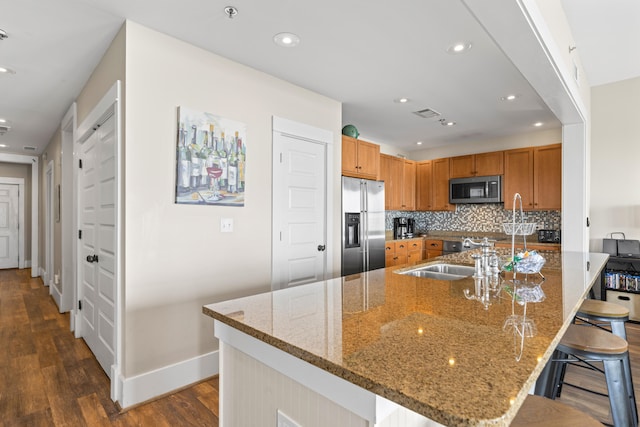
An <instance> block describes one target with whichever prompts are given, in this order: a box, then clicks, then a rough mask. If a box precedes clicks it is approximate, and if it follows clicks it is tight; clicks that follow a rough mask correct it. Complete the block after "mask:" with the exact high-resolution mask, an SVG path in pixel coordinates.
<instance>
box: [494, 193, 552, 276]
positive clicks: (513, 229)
mask: <svg viewBox="0 0 640 427" xmlns="http://www.w3.org/2000/svg"><path fill="white" fill-rule="evenodd" d="M516 204H519V207H520V222H518V221H516V216H517V215H516ZM502 228H503V229H504V232H505V234H507V235H509V236H511V258H510V260H509V263H510V264H511V269H512V270H513V279H514V280H515V278H516V273H517V270H518V266H517V262H516V258H515V246H516V236H522V240H523V242H524V251H525V252H527V236H529V235H530V234H533V232H534V231H535V229H536V223H535V222H525V221H524V213H523V212H522V196H520V193H515V194H514V195H513V207H512V216H511V222H505V223H503V224H502ZM540 258H541V259H542V263H541V264H540V266H539V267H538V268H534V270H533V271H529V272H524V273H523V274H530V273H537V274H539V275H540V276H541V277H542V278H543V279H544V276H543V275H542V274H541V273H540V269H541V268H542V265H543V264H544V258H542V257H540Z"/></svg>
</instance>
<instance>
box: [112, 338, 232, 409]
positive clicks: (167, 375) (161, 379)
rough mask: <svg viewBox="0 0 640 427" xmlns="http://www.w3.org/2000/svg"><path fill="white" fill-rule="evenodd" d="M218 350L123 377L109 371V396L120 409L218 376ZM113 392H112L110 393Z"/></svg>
mask: <svg viewBox="0 0 640 427" xmlns="http://www.w3.org/2000/svg"><path fill="white" fill-rule="evenodd" d="M219 372H220V369H219V354H218V350H216V351H212V352H210V353H207V354H203V355H201V356H197V357H194V358H192V359H188V360H184V361H182V362H178V363H174V364H173V365H169V366H165V367H163V368H159V369H155V370H153V371H149V372H145V373H144V374H140V375H136V376H134V377H131V378H124V377H122V375H120V374H119V373H118V372H114V370H112V375H113V376H112V378H115V379H116V382H115V383H114V384H112V398H115V400H116V401H117V402H118V403H119V405H120V407H121V408H122V409H123V410H127V409H128V408H129V407H131V406H134V405H138V404H140V403H142V402H145V401H148V400H151V399H154V398H156V397H158V396H162V395H166V394H167V393H170V392H172V391H175V390H178V389H181V388H184V387H185V386H188V385H190V384H195V383H198V382H200V381H202V380H204V379H207V378H210V377H212V376H214V375H217V374H218V373H219ZM114 391H115V393H113V392H114Z"/></svg>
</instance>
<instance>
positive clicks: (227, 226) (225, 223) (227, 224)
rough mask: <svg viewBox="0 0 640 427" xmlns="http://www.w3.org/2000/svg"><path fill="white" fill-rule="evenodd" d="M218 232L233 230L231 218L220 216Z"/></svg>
mask: <svg viewBox="0 0 640 427" xmlns="http://www.w3.org/2000/svg"><path fill="white" fill-rule="evenodd" d="M220 232H221V233H231V232H233V218H221V219H220Z"/></svg>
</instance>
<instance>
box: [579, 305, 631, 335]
mask: <svg viewBox="0 0 640 427" xmlns="http://www.w3.org/2000/svg"><path fill="white" fill-rule="evenodd" d="M576 320H580V321H581V322H583V323H588V324H589V325H592V326H596V327H598V328H602V329H605V328H604V327H603V326H604V325H609V327H610V328H611V333H612V334H614V335H617V336H619V337H620V338H622V339H625V340H626V339H627V331H626V328H625V322H627V320H629V309H628V308H626V307H624V306H622V305H620V304H614V303H612V302H607V301H600V300H595V299H586V300H584V301H583V302H582V305H580V308H579V309H578V313H576Z"/></svg>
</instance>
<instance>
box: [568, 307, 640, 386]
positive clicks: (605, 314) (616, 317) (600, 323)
mask: <svg viewBox="0 0 640 427" xmlns="http://www.w3.org/2000/svg"><path fill="white" fill-rule="evenodd" d="M628 320H629V309H628V308H626V307H624V306H622V305H620V304H614V303H612V302H607V301H600V300H594V299H587V300H584V301H583V302H582V304H581V305H580V308H579V309H578V312H577V313H576V315H575V317H574V319H573V322H574V323H576V321H579V322H580V324H588V325H591V326H595V327H597V328H600V329H603V330H605V331H609V332H611V333H612V334H614V335H617V336H619V337H620V338H622V339H624V340H626V339H627V330H626V327H625V323H626V322H627V321H628ZM606 327H608V328H609V329H607V328H606ZM628 363H629V361H628V360H627V361H626V362H625V364H628ZM565 369H566V365H562V371H561V373H560V382H559V385H558V389H557V393H556V397H560V394H561V393H562V384H564V374H565ZM625 369H626V370H627V371H628V372H631V366H625Z"/></svg>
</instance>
